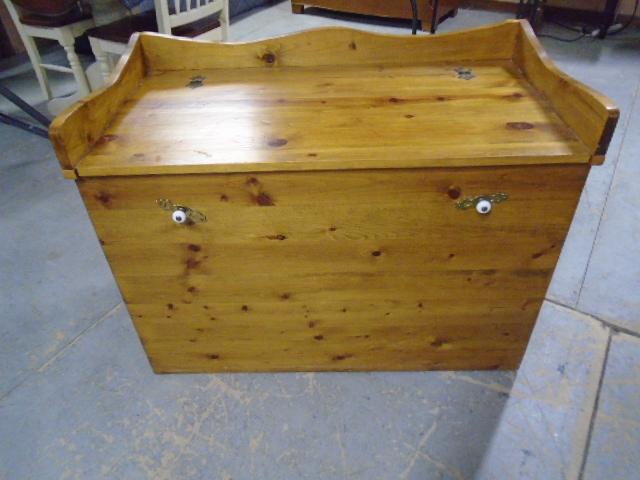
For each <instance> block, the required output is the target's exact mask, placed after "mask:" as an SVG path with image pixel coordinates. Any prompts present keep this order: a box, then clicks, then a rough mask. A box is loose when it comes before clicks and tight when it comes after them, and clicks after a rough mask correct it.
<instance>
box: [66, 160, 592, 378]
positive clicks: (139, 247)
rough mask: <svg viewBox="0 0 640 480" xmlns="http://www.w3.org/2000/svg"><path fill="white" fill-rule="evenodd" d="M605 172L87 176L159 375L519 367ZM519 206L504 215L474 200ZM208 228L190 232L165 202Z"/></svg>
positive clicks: (102, 232) (86, 190) (90, 201)
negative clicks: (575, 226) (594, 184)
mask: <svg viewBox="0 0 640 480" xmlns="http://www.w3.org/2000/svg"><path fill="white" fill-rule="evenodd" d="M587 172H588V166H586V165H555V166H552V165H549V166H521V167H496V168H492V167H485V168H457V169H454V168H451V169H447V168H442V169H401V170H353V171H317V172H276V173H256V174H251V173H248V174H245V173H242V174H240V173H238V174H210V175H151V176H134V177H109V178H89V179H82V180H79V181H78V185H79V188H80V191H81V193H82V196H83V198H84V201H85V203H86V206H87V208H88V210H89V212H90V215H91V218H92V220H93V223H94V225H95V228H96V231H97V234H98V236H99V238H100V241H101V243H102V245H103V248H104V251H105V254H106V256H107V258H108V260H109V263H110V265H111V268H112V270H113V273H114V276H115V278H116V280H117V282H118V285H119V287H120V290H121V292H122V294H123V297H124V299H125V301H126V303H127V306H128V308H129V312H130V313H131V316H132V318H133V321H134V323H135V325H136V328H137V330H138V333H139V334H140V337H141V340H142V343H143V345H144V347H145V350H146V352H147V355H148V356H149V358H150V361H151V363H152V365H153V367H154V369H155V370H156V371H159V372H221V371H284V370H287V371H291V370H297V371H304V370H316V371H319V370H422V369H491V368H514V367H516V366H517V365H518V363H519V361H520V359H521V357H522V355H523V353H524V349H525V347H526V344H527V341H528V338H529V335H530V332H531V329H532V327H533V324H534V322H535V319H536V317H537V314H538V311H539V308H540V305H541V302H542V300H543V298H544V295H545V292H546V289H547V287H548V284H549V280H550V278H551V274H552V272H553V269H554V267H555V265H556V262H557V259H558V255H559V253H560V249H561V247H562V244H563V242H564V238H565V236H566V233H567V230H568V227H569V224H570V222H571V218H572V216H573V213H574V210H575V206H576V204H577V201H578V198H579V195H580V192H581V190H582V187H583V184H584V180H585V177H586V174H587ZM495 193H506V194H507V195H508V199H507V200H505V201H503V202H501V203H496V204H495V205H493V208H492V211H491V213H490V214H488V215H481V214H479V213H478V212H477V211H476V209H475V208H470V209H467V210H462V209H459V208H457V207H456V203H457V202H459V201H460V200H462V199H465V198H471V197H477V196H481V195H488V194H495ZM163 198H164V199H170V200H172V201H173V202H175V203H177V204H181V205H184V206H187V207H190V208H192V209H195V210H197V211H199V212H201V213H203V214H205V215H206V217H207V221H206V222H205V223H199V224H192V225H178V224H175V223H174V222H172V219H171V213H170V212H167V211H165V210H162V209H161V208H159V207H158V205H157V204H156V200H158V199H163Z"/></svg>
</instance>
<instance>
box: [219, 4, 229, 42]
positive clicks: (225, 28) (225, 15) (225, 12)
mask: <svg viewBox="0 0 640 480" xmlns="http://www.w3.org/2000/svg"><path fill="white" fill-rule="evenodd" d="M223 1H224V7H223V8H222V11H221V12H220V28H221V30H222V35H221V39H220V40H221V41H223V42H226V41H227V40H228V39H229V0H223Z"/></svg>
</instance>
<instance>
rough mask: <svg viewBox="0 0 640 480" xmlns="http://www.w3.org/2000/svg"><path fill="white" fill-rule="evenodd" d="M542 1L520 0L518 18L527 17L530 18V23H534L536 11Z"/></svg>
mask: <svg viewBox="0 0 640 480" xmlns="http://www.w3.org/2000/svg"><path fill="white" fill-rule="evenodd" d="M541 3H542V0H520V2H519V3H518V10H517V11H516V18H526V19H527V20H529V23H530V24H532V25H533V23H534V20H535V16H536V12H537V11H538V8H539V7H540V4H541Z"/></svg>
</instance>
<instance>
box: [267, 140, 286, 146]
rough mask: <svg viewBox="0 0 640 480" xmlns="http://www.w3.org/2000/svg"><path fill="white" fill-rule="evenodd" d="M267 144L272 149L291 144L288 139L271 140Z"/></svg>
mask: <svg viewBox="0 0 640 480" xmlns="http://www.w3.org/2000/svg"><path fill="white" fill-rule="evenodd" d="M267 143H268V144H269V146H270V147H283V146H285V145H286V144H287V143H289V141H288V140H287V139H286V138H271V139H269V141H268V142H267Z"/></svg>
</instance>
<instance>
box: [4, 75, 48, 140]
mask: <svg viewBox="0 0 640 480" xmlns="http://www.w3.org/2000/svg"><path fill="white" fill-rule="evenodd" d="M0 95H1V96H3V97H4V98H6V99H7V100H9V101H10V102H11V103H13V104H14V105H16V106H17V107H18V108H19V109H20V110H22V111H23V112H24V113H26V114H27V115H29V116H30V117H31V118H33V119H34V120H36V121H37V122H38V123H40V124H41V125H42V126H44V127H46V128H42V127H40V126H38V125H33V124H31V123H27V122H25V121H23V120H20V119H19V118H16V117H12V116H11V115H7V114H6V113H2V112H0V123H4V124H7V125H11V126H12V127H16V128H20V129H22V130H25V131H27V132H30V133H33V134H35V135H39V136H41V137H44V138H49V133H48V131H47V129H48V128H49V125H50V124H51V120H49V119H48V118H47V117H45V116H44V115H43V114H41V113H40V112H39V111H38V110H36V109H35V108H33V107H32V106H31V105H29V104H28V103H27V102H25V101H24V100H22V99H21V98H20V97H19V96H18V95H16V94H15V93H13V92H12V91H11V90H9V89H8V88H7V87H5V86H4V85H2V83H0Z"/></svg>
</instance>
